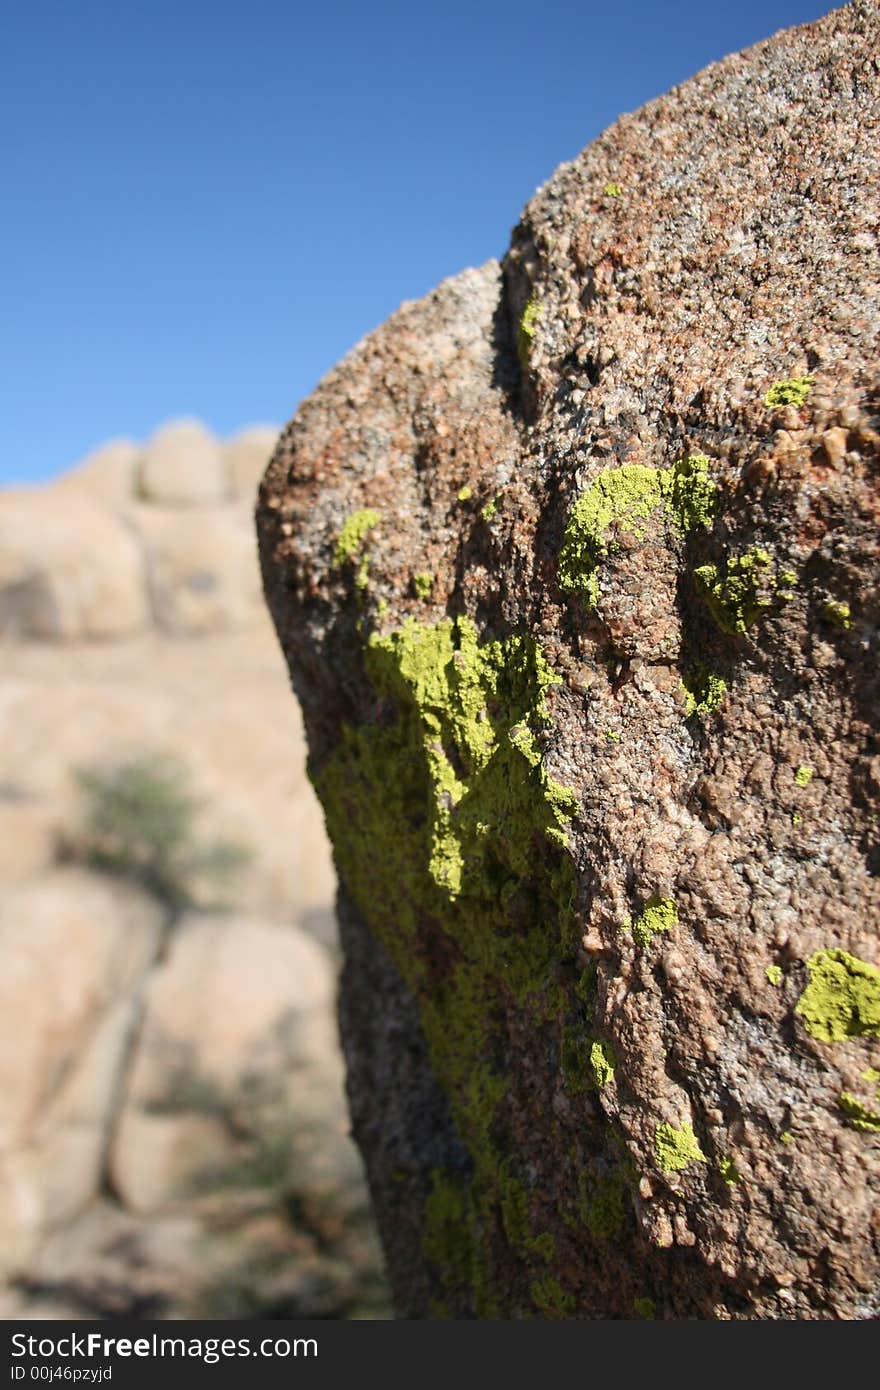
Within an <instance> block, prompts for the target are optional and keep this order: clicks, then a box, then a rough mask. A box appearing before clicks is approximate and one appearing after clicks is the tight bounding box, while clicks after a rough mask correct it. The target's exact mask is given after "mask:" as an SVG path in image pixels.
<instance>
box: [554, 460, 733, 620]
mask: <svg viewBox="0 0 880 1390" xmlns="http://www.w3.org/2000/svg"><path fill="white" fill-rule="evenodd" d="M708 470H709V460H708V458H706V456H705V455H704V454H692V455H689V456H688V457H687V458H685V459H681V460H679V462H677V463H674V464H673V465H672V467H671V468H648V467H646V466H645V465H643V464H638V463H624V464H621V465H620V466H619V467H617V468H606V469H604V470H603V472H601V473H600V474H599V476H598V478H596V480H595V482H594V483H592V484H591V486H590V487H589V488H588V489H587V491H586V492H585V493H584V495H583V496H582V497H579V498H578V500H577V501H576V502H575V504H574V506H573V507H572V509H571V512H570V514H569V518H568V524H567V526H566V530H565V537H564V540H563V544H562V549H561V550H560V553H559V584H560V587H561V588H562V589H564V590H565V591H566V592H567V593H573V594H579V595H580V596H581V597H582V598H583V599H584V601H585V602H586V604H587V607H588V608H593V607H595V605H596V603H597V602H598V598H599V574H598V571H599V566H600V565H601V563H602V561H603V560H604V559H605V558H606V556H607V555H608V553H609V547H610V545H611V541H612V536H611V532H612V531H613V530H614V529H615V528H616V529H617V530H619V531H622V532H628V533H630V534H633V535H635V536H636V537H637V538H638V539H640V540H641V539H644V537H645V536H646V535H647V533H648V529H649V528H648V523H649V522H650V521H651V519H652V518H653V517H654V514H655V513H658V519H657V523H656V524H657V525H658V526H659V525H660V521H661V518H665V519H666V520H668V521H669V522H670V524H671V525H672V527H673V528H674V529H675V530H676V531H677V532H678V533H679V534H683V535H687V534H688V533H689V532H691V531H693V530H695V529H696V528H697V527H708V526H711V524H712V522H713V521H714V519H715V516H716V514H717V509H718V500H717V487H716V485H715V483H714V482H713V481H712V479H711V478H710V477H709V471H708Z"/></svg>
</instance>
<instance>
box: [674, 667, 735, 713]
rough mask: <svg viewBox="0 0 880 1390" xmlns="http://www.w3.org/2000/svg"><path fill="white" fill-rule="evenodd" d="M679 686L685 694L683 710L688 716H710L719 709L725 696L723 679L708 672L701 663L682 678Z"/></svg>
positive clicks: (725, 684)
mask: <svg viewBox="0 0 880 1390" xmlns="http://www.w3.org/2000/svg"><path fill="white" fill-rule="evenodd" d="M681 684H682V687H683V689H684V692H685V708H686V710H687V713H688V715H692V714H700V715H707V714H711V713H712V712H713V710H716V709H718V708H719V706H720V705H721V704H722V703H723V701H724V697H725V695H726V694H727V682H726V681H725V680H724V679H723V677H722V676H718V675H716V674H715V672H714V671H710V670H709V669H708V667H706V666H704V665H703V664H702V663H701V662H700V663H698V664H697V665H696V666H694V668H693V670H691V671H688V672H687V673H686V674H685V675H683V676H682V678H681Z"/></svg>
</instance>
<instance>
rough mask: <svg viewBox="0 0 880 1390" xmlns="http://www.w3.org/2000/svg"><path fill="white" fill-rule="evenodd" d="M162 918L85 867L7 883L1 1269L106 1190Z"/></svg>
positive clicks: (0, 912)
mask: <svg viewBox="0 0 880 1390" xmlns="http://www.w3.org/2000/svg"><path fill="white" fill-rule="evenodd" d="M161 917H162V914H161V912H160V910H159V909H158V907H157V906H156V904H155V903H154V902H152V901H151V900H150V899H149V898H147V897H145V896H144V895H142V894H140V893H138V892H137V891H136V890H133V889H132V888H131V887H130V885H125V886H122V885H120V884H115V883H111V882H108V881H106V880H102V879H100V878H97V877H95V876H94V875H92V874H89V873H86V872H83V871H80V870H76V869H58V870H56V871H55V872H54V873H50V874H46V875H45V876H43V877H42V878H40V879H38V880H35V881H34V882H32V883H28V884H21V885H16V886H10V887H6V888H3V890H2V891H0V957H2V960H3V962H4V965H3V972H2V975H0V1175H2V1182H0V1278H2V1277H5V1276H8V1275H9V1274H10V1273H21V1272H22V1270H23V1269H26V1268H27V1263H28V1260H29V1258H30V1256H31V1254H32V1253H33V1251H34V1250H35V1248H36V1247H37V1245H38V1243H39V1240H40V1238H41V1237H42V1236H44V1235H45V1234H46V1232H47V1231H50V1230H53V1229H55V1228H56V1227H57V1226H58V1225H60V1224H61V1223H62V1222H64V1221H66V1220H69V1219H70V1218H72V1217H73V1216H75V1215H76V1214H77V1213H78V1212H79V1211H81V1210H82V1209H83V1208H84V1207H85V1206H86V1205H87V1203H88V1202H89V1201H90V1200H91V1199H92V1198H93V1197H94V1196H95V1195H96V1194H97V1192H98V1189H99V1186H100V1183H101V1174H102V1170H103V1164H104V1157H105V1150H106V1147H107V1143H108V1136H109V1130H110V1126H111V1122H112V1118H113V1114H114V1110H115V1107H116V1103H117V1090H118V1087H119V1082H120V1076H121V1073H122V1069H123V1067H124V1063H125V1058H126V1053H127V1049H128V1046H129V1042H130V1037H131V1034H132V1030H133V1029H134V1027H135V1025H136V1023H137V993H138V988H139V986H140V983H141V980H142V979H143V977H144V976H145V974H146V973H147V971H148V969H149V967H150V965H151V964H152V961H153V957H154V955H155V952H156V948H157V944H158V941H159V936H160V930H161Z"/></svg>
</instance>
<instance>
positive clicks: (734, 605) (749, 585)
mask: <svg viewBox="0 0 880 1390" xmlns="http://www.w3.org/2000/svg"><path fill="white" fill-rule="evenodd" d="M694 578H695V579H696V582H697V586H698V588H699V590H700V592H701V593H702V595H703V598H704V599H705V600H706V603H707V605H708V607H709V611H710V612H711V614H712V616H713V618H714V619H715V621H716V623H717V624H718V626H719V627H720V628H721V629H722V631H723V632H731V633H743V632H746V631H747V630H748V628H750V627H751V626H752V625H753V624H754V623H756V622H757V620H758V618H759V617H760V616H761V614H762V612H763V611H764V610H765V609H767V608H770V607H772V605H773V601H774V599H775V598H777V599H781V600H786V599H787V598H790V597H791V594H790V592H789V591H788V590H780V588H779V583H778V580H777V577H776V576H775V574H774V570H773V559H772V557H771V556H770V555H769V554H768V553H767V551H766V550H749V551H747V552H746V553H745V554H744V555H732V556H730V558H729V559H727V560H726V561H725V562H724V563H723V564H721V565H716V564H706V565H698V566H697V568H696V569H695V570H694Z"/></svg>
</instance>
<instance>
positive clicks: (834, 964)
mask: <svg viewBox="0 0 880 1390" xmlns="http://www.w3.org/2000/svg"><path fill="white" fill-rule="evenodd" d="M807 972H808V974H809V984H808V985H807V987H806V989H805V990H804V992H803V994H802V995H801V997H800V999H799V1000H798V1002H797V1004H796V1006H795V1013H796V1014H798V1015H799V1017H800V1018H801V1019H802V1020H803V1024H804V1027H805V1028H806V1030H807V1032H808V1033H809V1034H810V1035H811V1036H812V1037H814V1038H818V1039H819V1041H820V1042H845V1041H846V1039H847V1038H860V1037H873V1038H876V1037H880V970H878V969H877V967H876V966H875V965H871V964H869V962H868V961H864V960H859V958H858V957H857V956H851V955H850V954H849V952H848V951H841V950H837V949H835V950H829V951H816V952H814V954H813V955H812V956H810V959H809V960H808V961H807Z"/></svg>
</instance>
